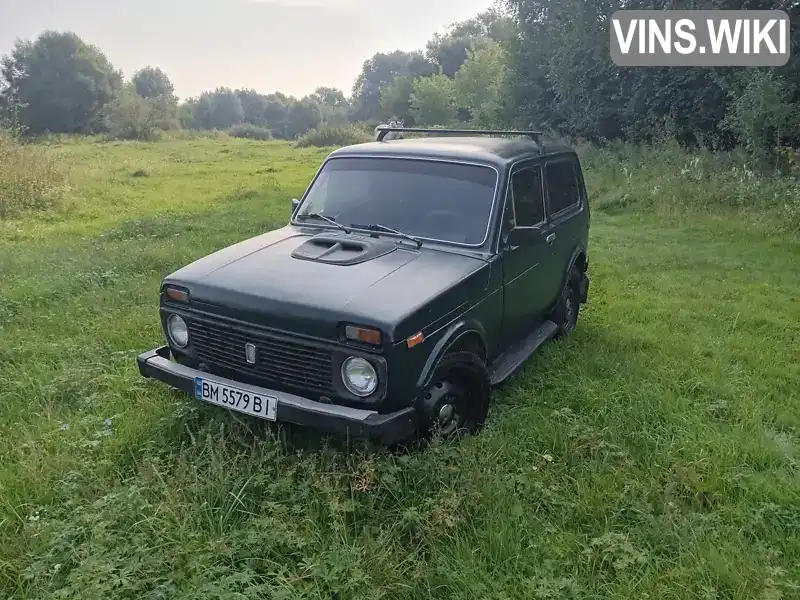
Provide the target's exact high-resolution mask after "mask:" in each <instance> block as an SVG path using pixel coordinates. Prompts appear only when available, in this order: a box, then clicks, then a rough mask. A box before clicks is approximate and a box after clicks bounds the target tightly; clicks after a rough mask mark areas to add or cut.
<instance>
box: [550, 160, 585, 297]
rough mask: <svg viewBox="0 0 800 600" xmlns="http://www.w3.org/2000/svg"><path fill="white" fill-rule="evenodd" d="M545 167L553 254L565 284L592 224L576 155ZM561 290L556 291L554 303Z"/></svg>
mask: <svg viewBox="0 0 800 600" xmlns="http://www.w3.org/2000/svg"><path fill="white" fill-rule="evenodd" d="M544 168H545V196H546V200H547V221H548V223H549V224H550V227H551V233H550V235H552V236H554V239H552V238H551V239H552V244H551V245H550V251H551V252H552V255H553V256H552V261H553V265H554V266H555V267H556V268H557V269H558V274H559V275H558V276H559V278H560V281H561V284H563V283H564V282H565V277H566V275H567V268H568V267H569V261H570V259H571V258H572V254H573V251H574V250H575V248H576V247H577V246H578V245H579V244H580V241H581V239H582V236H583V234H584V229H585V228H586V226H587V224H588V219H587V218H586V202H585V198H584V196H585V194H584V192H583V185H582V180H581V179H580V177H579V171H578V163H577V159H576V157H575V156H574V155H564V156H558V157H553V158H550V159H548V160H547V162H546V163H545V167H544ZM560 288H561V286H559V289H557V290H555V291H554V295H553V302H555V299H556V298H557V297H558V293H559V292H560Z"/></svg>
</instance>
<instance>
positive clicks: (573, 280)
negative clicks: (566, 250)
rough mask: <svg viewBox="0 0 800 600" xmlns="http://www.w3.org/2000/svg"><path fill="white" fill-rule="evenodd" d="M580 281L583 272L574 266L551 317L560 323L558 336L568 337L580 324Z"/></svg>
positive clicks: (557, 323) (556, 322)
mask: <svg viewBox="0 0 800 600" xmlns="http://www.w3.org/2000/svg"><path fill="white" fill-rule="evenodd" d="M580 282H581V274H580V273H579V272H578V269H576V268H574V267H573V269H572V271H571V272H570V277H569V280H568V281H567V285H565V286H564V289H563V290H561V297H560V298H559V300H558V304H557V305H556V309H555V311H553V315H552V317H551V318H552V320H553V322H554V323H555V324H556V325H558V331H557V332H556V337H557V338H565V337H568V336H569V335H571V334H572V332H573V331H575V327H576V326H577V325H578V315H579V314H580V310H581V303H580V296H579V292H580Z"/></svg>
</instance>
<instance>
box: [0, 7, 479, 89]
mask: <svg viewBox="0 0 800 600" xmlns="http://www.w3.org/2000/svg"><path fill="white" fill-rule="evenodd" d="M493 3H494V2H493V1H492V0H227V1H226V0H0V54H7V53H8V51H9V50H10V49H11V47H12V45H13V43H14V40H15V39H16V38H23V39H32V38H35V37H36V36H37V35H38V34H39V33H40V32H41V31H43V30H45V29H56V30H60V31H74V32H75V33H77V34H78V35H79V36H81V37H82V38H83V39H84V40H85V41H87V42H89V43H92V44H94V45H96V46H99V47H100V48H101V49H102V50H103V51H104V52H105V53H106V56H108V58H109V60H110V61H111V62H112V63H113V64H114V66H116V67H117V68H120V69H122V70H123V71H124V73H125V75H126V77H130V76H131V74H132V73H133V72H134V71H135V70H136V69H139V68H141V67H143V66H146V65H155V66H159V67H161V68H162V69H164V71H166V72H167V74H168V75H169V76H170V78H171V79H172V82H173V84H174V85H175V91H176V92H177V94H178V95H179V96H181V97H184V98H185V97H188V96H194V95H197V94H199V93H200V92H202V91H204V90H207V89H213V88H214V87H216V86H220V85H224V86H229V87H233V88H237V87H246V88H255V89H256V90H258V91H260V92H263V93H270V92H273V91H281V92H284V93H286V94H292V95H296V96H302V95H305V94H307V93H309V92H311V91H313V90H314V88H316V87H317V86H320V85H328V86H334V87H338V88H342V89H344V91H345V93H346V94H348V95H349V93H350V90H351V88H352V85H353V82H354V80H355V78H356V77H357V75H358V73H359V71H360V69H361V65H362V64H363V62H364V60H366V59H367V58H369V57H370V56H372V55H373V54H375V53H376V52H381V51H390V50H395V49H401V50H413V49H419V48H422V47H424V45H425V42H426V41H427V40H428V39H429V38H430V37H431V35H432V34H433V33H434V32H436V31H441V30H442V29H443V28H444V27H445V26H447V25H449V24H451V23H453V22H455V21H461V20H464V19H468V18H470V17H472V16H474V15H476V14H478V13H479V12H481V11H482V10H485V9H486V8H488V7H489V6H491V5H492V4H493ZM389 23H392V25H391V26H389Z"/></svg>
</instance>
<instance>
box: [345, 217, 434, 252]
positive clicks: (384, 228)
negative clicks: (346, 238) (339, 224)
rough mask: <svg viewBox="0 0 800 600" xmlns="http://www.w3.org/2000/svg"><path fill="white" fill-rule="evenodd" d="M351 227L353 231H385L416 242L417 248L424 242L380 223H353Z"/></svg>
mask: <svg viewBox="0 0 800 600" xmlns="http://www.w3.org/2000/svg"><path fill="white" fill-rule="evenodd" d="M350 227H352V228H353V229H366V230H367V231H383V232H385V233H393V234H395V235H399V236H400V237H403V238H405V239H407V240H410V241H412V242H414V243H415V244H416V245H417V248H418V249H419V248H421V247H422V240H421V239H419V238H417V237H414V236H413V235H409V234H407V233H403V232H402V231H397V229H392V228H391V227H387V226H386V225H381V224H380V223H373V224H371V225H356V224H355V223H351V224H350Z"/></svg>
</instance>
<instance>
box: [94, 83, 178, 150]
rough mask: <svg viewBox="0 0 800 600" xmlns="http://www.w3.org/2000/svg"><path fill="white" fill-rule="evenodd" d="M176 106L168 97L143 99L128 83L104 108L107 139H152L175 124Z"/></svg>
mask: <svg viewBox="0 0 800 600" xmlns="http://www.w3.org/2000/svg"><path fill="white" fill-rule="evenodd" d="M176 110H177V109H176V107H175V105H174V103H173V101H172V99H171V98H169V97H166V96H164V97H157V98H142V97H141V96H138V95H137V94H136V93H135V90H134V89H133V87H132V86H128V87H127V88H126V89H125V90H123V91H122V92H121V93H120V94H119V96H117V97H116V98H115V99H114V101H113V102H111V104H109V105H108V107H107V109H106V121H107V123H108V138H109V139H115V140H139V141H151V140H156V139H158V138H159V136H160V132H161V131H162V130H165V129H170V128H171V127H172V126H173V125H174V121H175V111H176Z"/></svg>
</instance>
